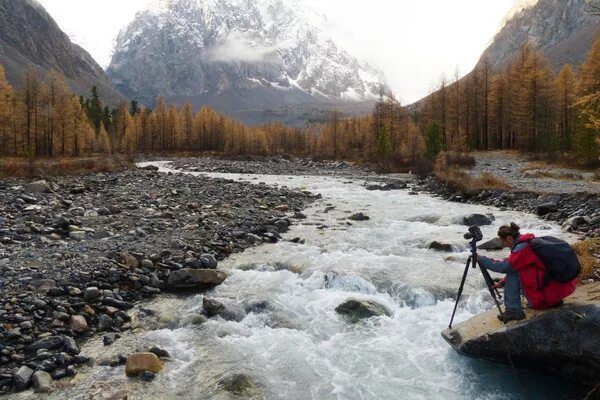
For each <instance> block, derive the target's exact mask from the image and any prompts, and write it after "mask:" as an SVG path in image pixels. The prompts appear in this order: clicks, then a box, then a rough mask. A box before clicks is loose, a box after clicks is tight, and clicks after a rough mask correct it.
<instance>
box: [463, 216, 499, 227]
mask: <svg viewBox="0 0 600 400" xmlns="http://www.w3.org/2000/svg"><path fill="white" fill-rule="evenodd" d="M494 219H495V218H494V217H493V216H492V215H483V214H471V215H469V216H468V217H464V218H463V225H467V226H484V225H491V224H492V222H493V221H494Z"/></svg>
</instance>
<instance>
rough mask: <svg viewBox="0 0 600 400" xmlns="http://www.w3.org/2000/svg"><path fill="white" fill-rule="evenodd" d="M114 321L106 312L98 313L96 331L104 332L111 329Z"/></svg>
mask: <svg viewBox="0 0 600 400" xmlns="http://www.w3.org/2000/svg"><path fill="white" fill-rule="evenodd" d="M114 325H115V321H114V320H113V319H112V318H111V317H109V316H108V315H106V314H100V316H99V317H98V332H105V331H109V330H111V329H112V327H113V326H114Z"/></svg>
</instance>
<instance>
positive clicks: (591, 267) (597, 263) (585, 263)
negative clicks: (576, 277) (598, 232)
mask: <svg viewBox="0 0 600 400" xmlns="http://www.w3.org/2000/svg"><path fill="white" fill-rule="evenodd" d="M573 249H575V252H576V253H577V256H578V257H579V262H580V263H581V275H580V277H581V279H594V280H600V239H587V240H582V241H580V242H577V243H575V244H574V245H573Z"/></svg>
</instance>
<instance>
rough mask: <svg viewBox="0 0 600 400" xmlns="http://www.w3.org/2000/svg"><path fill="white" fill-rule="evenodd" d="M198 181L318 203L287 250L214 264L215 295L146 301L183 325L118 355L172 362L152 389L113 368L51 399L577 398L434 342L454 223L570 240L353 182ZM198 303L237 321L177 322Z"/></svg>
mask: <svg viewBox="0 0 600 400" xmlns="http://www.w3.org/2000/svg"><path fill="white" fill-rule="evenodd" d="M157 165H160V167H161V169H162V170H163V172H166V171H170V172H173V173H176V171H172V170H168V169H166V168H165V164H157ZM206 175H210V176H215V177H226V178H230V179H235V180H238V179H240V180H244V181H248V182H251V183H254V184H258V183H260V182H263V183H265V184H267V185H285V186H287V187H289V188H294V189H301V190H309V191H311V192H313V193H320V194H321V195H322V196H323V197H322V199H321V200H319V201H317V202H316V203H314V204H313V205H312V206H310V208H309V209H307V210H305V211H303V212H304V213H305V214H306V216H307V219H306V220H294V225H293V226H292V227H291V230H290V231H289V232H288V233H286V234H285V235H284V240H282V241H280V242H279V243H277V244H268V245H263V246H259V247H256V248H253V249H250V250H247V251H246V252H244V253H240V254H235V255H233V256H231V257H230V258H229V259H227V260H225V261H224V262H222V263H221V264H220V266H219V268H221V269H225V270H227V271H228V272H229V273H230V276H229V278H228V279H227V280H226V281H225V283H224V284H223V285H221V286H219V287H217V288H216V289H214V290H213V291H211V292H208V293H205V294H203V295H197V296H192V297H184V298H181V297H177V298H168V299H158V300H156V301H154V306H155V307H156V308H157V309H159V310H162V311H168V312H171V313H173V314H174V315H175V316H176V317H177V319H178V321H179V322H178V323H177V324H176V326H174V327H171V328H165V329H160V330H155V331H149V332H143V333H140V334H138V335H129V336H127V335H126V337H124V338H122V339H121V342H122V343H121V346H122V347H121V348H122V349H123V348H124V347H125V346H129V347H134V346H135V345H136V344H139V343H152V344H157V345H159V346H161V347H163V348H165V349H167V350H168V351H169V352H170V353H171V361H170V362H169V363H167V365H166V369H165V371H164V372H162V373H160V374H159V375H158V376H157V378H156V380H155V381H153V382H151V383H139V382H132V381H131V380H128V379H127V378H125V377H124V373H123V371H122V370H121V369H120V368H116V369H115V368H112V369H111V368H109V367H96V368H94V369H92V370H91V371H90V372H89V373H88V374H86V375H84V376H82V377H81V378H79V379H80V381H79V386H75V387H74V388H72V389H69V390H70V393H69V392H68V391H66V392H65V391H63V392H61V393H57V394H55V395H54V396H59V397H55V398H60V396H64V395H66V394H68V395H69V397H71V398H73V399H76V398H82V399H83V398H87V397H84V393H85V390H84V389H83V387H88V388H89V387H90V386H91V385H93V384H98V382H101V381H103V382H109V383H110V387H111V388H113V389H114V388H119V387H124V388H126V389H127V390H129V391H130V397H129V398H130V399H137V398H140V399H141V398H156V399H174V398H177V399H228V398H236V397H235V396H233V395H230V394H229V393H226V392H224V391H223V390H222V389H220V388H219V381H220V380H221V379H223V378H224V377H227V376H229V375H231V374H232V373H244V374H246V375H248V376H249V377H251V379H252V380H253V382H255V384H256V385H257V387H258V392H257V394H256V396H255V398H264V399H289V400H295V399H297V400H308V399H314V400H321V399H339V400H342V399H532V398H543V399H559V398H565V395H568V394H569V393H572V392H571V391H572V390H573V388H572V387H571V386H569V385H567V384H565V383H564V382H562V381H560V380H559V379H557V378H554V377H548V376H546V375H539V374H536V373H532V372H527V371H522V370H519V371H516V370H514V369H512V368H510V367H507V366H502V365H497V364H493V363H489V362H486V361H481V360H472V359H468V358H465V357H462V356H460V355H458V354H456V353H455V352H454V351H453V350H452V349H451V348H450V347H449V346H448V345H447V344H446V342H445V341H444V340H443V339H442V337H441V336H440V332H441V331H442V330H443V329H445V328H446V327H447V325H448V321H449V318H450V314H451V312H452V307H453V304H454V300H453V298H454V296H455V292H456V289H457V287H458V285H459V282H460V278H461V276H462V271H463V268H464V263H465V260H466V258H467V257H468V252H467V246H466V244H467V243H466V241H465V240H464V239H463V238H462V236H463V234H464V233H465V231H466V229H467V227H466V226H464V225H462V224H461V220H462V217H464V216H467V215H469V214H472V213H483V214H493V215H494V216H495V218H496V220H495V221H494V223H493V224H492V225H491V226H486V227H483V228H482V230H483V232H484V235H485V238H486V239H491V238H493V237H494V236H495V232H496V231H497V229H498V227H499V226H500V225H501V224H504V223H508V222H511V221H516V222H517V223H519V225H520V226H521V227H522V229H523V230H524V231H528V232H534V233H536V234H551V235H555V236H561V237H565V236H564V234H563V233H561V231H560V229H559V227H558V226H556V225H554V224H550V223H548V222H546V221H541V220H539V219H538V218H537V217H536V216H533V215H531V214H526V213H520V212H513V211H500V210H499V209H496V208H490V207H484V206H475V205H465V204H460V203H450V202H446V201H443V200H441V199H439V198H435V197H432V196H429V195H425V194H420V195H417V196H414V195H409V191H408V190H399V191H390V192H382V191H368V190H366V189H365V188H364V186H363V184H364V180H359V179H349V178H336V177H315V176H311V177H301V176H297V177H296V176H295V177H285V176H268V175H265V176H262V175H234V174H206ZM326 209H327V210H328V211H327V212H325V210H326ZM356 212H363V213H364V214H366V215H368V216H369V217H370V220H368V221H364V222H351V224H349V221H348V220H347V217H348V216H350V215H351V214H353V213H356ZM323 226H325V227H323ZM321 228H322V229H321ZM292 238H301V239H304V243H292V242H291V241H290V240H291V239H292ZM433 240H437V241H440V242H443V243H450V244H452V245H453V246H454V248H455V252H453V253H443V252H436V251H433V250H430V249H428V245H429V244H430V243H431V241H433ZM502 254H504V253H503V252H497V253H496V255H498V256H502ZM203 296H206V297H209V298H213V299H216V300H218V301H220V302H222V303H224V304H225V305H226V306H227V308H228V309H229V310H231V311H232V312H233V313H234V314H235V315H237V316H238V317H237V318H236V319H234V320H232V321H226V320H224V319H222V318H216V319H210V320H209V321H208V322H206V323H204V324H202V325H199V326H197V325H193V324H190V323H186V321H187V320H189V318H188V316H189V315H194V314H196V313H199V312H200V311H201V310H202V299H203ZM463 296H464V301H463V302H462V303H461V305H460V307H459V311H458V314H457V317H456V321H457V322H459V321H462V320H465V319H468V318H470V317H471V316H473V315H475V314H477V313H479V312H481V311H484V310H486V309H488V308H491V307H492V306H493V304H492V303H491V301H490V299H489V294H488V293H487V291H486V290H485V289H484V284H483V280H482V279H481V277H480V275H479V273H478V272H477V271H476V270H472V271H471V272H470V274H469V277H468V280H467V286H466V289H465V294H464V295H463ZM350 297H354V298H359V299H368V300H373V301H376V302H377V303H380V304H382V305H384V306H385V307H387V308H388V309H389V310H390V311H391V313H392V316H391V317H378V318H372V319H369V320H367V321H364V322H361V323H357V324H350V323H348V322H347V321H346V320H345V319H344V318H343V317H341V316H340V315H338V314H337V313H336V312H335V308H336V307H337V306H338V305H339V304H340V303H342V302H343V301H345V300H346V299H348V298H350ZM117 343H119V341H117ZM117 343H116V344H117ZM85 351H86V348H84V352H85ZM94 351H97V352H100V351H106V350H105V349H102V347H101V346H100V345H98V344H97V342H96V343H94V341H92V342H91V343H90V344H89V345H88V352H92V353H93V352H94ZM130 351H131V349H130ZM78 396H81V397H78Z"/></svg>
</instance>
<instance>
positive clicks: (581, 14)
mask: <svg viewBox="0 0 600 400" xmlns="http://www.w3.org/2000/svg"><path fill="white" fill-rule="evenodd" d="M526 2H527V3H526V4H523V5H522V7H519V9H520V11H517V12H516V13H514V15H512V17H510V18H509V19H508V20H507V21H506V23H505V25H504V26H503V28H502V29H501V30H500V32H498V34H497V35H496V36H495V37H494V40H493V42H492V44H491V45H490V46H489V47H488V48H487V49H486V50H485V52H484V53H483V55H482V60H483V59H484V58H486V57H487V58H488V59H489V60H490V62H491V64H492V66H493V67H494V68H496V69H503V68H505V67H506V66H508V64H509V63H510V62H511V61H512V59H513V58H514V57H515V55H516V54H517V53H518V51H519V49H520V48H521V46H522V45H523V44H525V43H526V42H530V43H531V44H532V45H533V46H534V47H536V48H537V49H538V50H540V51H541V52H542V54H543V55H544V56H545V57H546V58H547V59H548V61H549V62H550V63H551V64H552V65H553V66H554V68H555V69H557V70H558V69H560V68H561V67H562V66H563V65H564V64H572V65H579V64H581V63H582V62H583V60H584V59H585V56H586V54H587V52H588V51H589V49H590V48H591V47H592V43H593V41H594V38H595V37H596V34H597V33H598V29H599V27H600V25H599V19H598V17H597V16H595V15H592V14H591V13H590V12H588V10H587V7H586V0H537V1H535V0H534V1H532V0H526Z"/></svg>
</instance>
